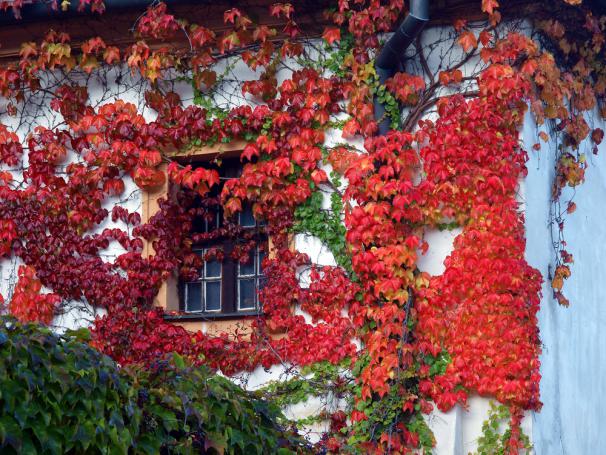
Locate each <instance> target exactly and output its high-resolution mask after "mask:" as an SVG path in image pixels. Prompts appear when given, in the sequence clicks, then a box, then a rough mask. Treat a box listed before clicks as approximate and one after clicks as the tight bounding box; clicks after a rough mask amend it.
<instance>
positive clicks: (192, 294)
mask: <svg viewBox="0 0 606 455" xmlns="http://www.w3.org/2000/svg"><path fill="white" fill-rule="evenodd" d="M185 311H202V283H187V284H186V285H185Z"/></svg>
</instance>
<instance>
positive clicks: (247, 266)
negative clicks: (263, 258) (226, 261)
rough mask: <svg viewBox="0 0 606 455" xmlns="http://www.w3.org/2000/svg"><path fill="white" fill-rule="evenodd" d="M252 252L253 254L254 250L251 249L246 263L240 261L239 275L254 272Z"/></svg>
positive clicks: (252, 273)
mask: <svg viewBox="0 0 606 455" xmlns="http://www.w3.org/2000/svg"><path fill="white" fill-rule="evenodd" d="M254 254H255V251H254V250H251V252H250V255H249V256H248V260H247V261H246V263H244V264H243V263H242V262H240V276H244V275H254V274H255V260H254Z"/></svg>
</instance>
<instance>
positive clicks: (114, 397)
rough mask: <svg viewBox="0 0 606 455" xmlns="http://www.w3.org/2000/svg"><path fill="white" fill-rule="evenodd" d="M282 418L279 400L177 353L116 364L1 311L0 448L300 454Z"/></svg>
mask: <svg viewBox="0 0 606 455" xmlns="http://www.w3.org/2000/svg"><path fill="white" fill-rule="evenodd" d="M81 333H82V332H81ZM282 421H283V416H282V414H281V413H280V411H279V409H278V408H277V407H276V406H275V405H272V404H270V403H268V402H266V401H263V400H261V399H258V398H256V397H254V396H253V395H251V394H250V393H248V392H246V391H244V390H242V389H241V388H239V387H238V386H236V385H235V384H233V383H232V382H230V381H229V380H227V379H225V378H223V377H220V376H216V375H213V374H212V373H211V371H210V370H208V369H207V368H204V367H192V366H189V365H187V364H185V362H184V361H183V359H182V358H181V357H179V356H177V355H174V356H173V357H171V358H170V359H167V360H163V361H159V362H157V364H156V365H154V366H152V367H151V368H143V367H129V368H124V369H122V368H119V367H118V366H117V365H116V364H115V363H114V362H113V361H112V360H111V359H110V358H109V357H106V356H104V355H102V354H100V353H99V352H97V351H95V350H94V349H93V348H91V347H90V346H89V345H87V344H86V343H84V342H82V340H81V337H76V336H74V335H73V334H71V335H69V334H68V335H64V336H59V335H56V334H53V333H52V332H51V331H50V330H48V329H45V328H42V327H40V326H37V325H33V324H27V325H24V324H20V323H17V322H16V321H15V320H13V319H7V318H0V452H1V453H3V454H5V453H6V454H11V453H19V454H21V453H23V454H30V453H32V454H33V453H49V454H64V453H78V454H81V453H103V454H126V453H135V454H137V453H147V454H156V453H215V452H219V453H221V452H225V453H234V454H244V453H246V454H254V453H263V454H265V453H293V452H303V451H305V450H306V448H305V445H304V444H303V441H302V440H301V439H300V438H299V437H298V436H297V435H296V433H294V432H289V431H285V430H284V428H283V427H282V425H281V423H282Z"/></svg>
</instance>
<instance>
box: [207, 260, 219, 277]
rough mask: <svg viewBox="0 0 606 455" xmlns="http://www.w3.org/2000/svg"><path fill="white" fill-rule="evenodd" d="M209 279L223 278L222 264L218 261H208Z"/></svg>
mask: <svg viewBox="0 0 606 455" xmlns="http://www.w3.org/2000/svg"><path fill="white" fill-rule="evenodd" d="M205 276H206V277H207V278H218V277H220V276H221V263H220V262H219V261H217V260H211V261H206V275H205Z"/></svg>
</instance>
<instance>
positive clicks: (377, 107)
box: [374, 0, 429, 135]
mask: <svg viewBox="0 0 606 455" xmlns="http://www.w3.org/2000/svg"><path fill="white" fill-rule="evenodd" d="M427 22H429V0H411V1H410V11H409V12H408V16H406V19H404V20H403V21H402V23H401V24H400V26H399V27H398V29H397V30H396V31H395V33H394V34H393V36H392V37H391V38H389V40H388V41H387V42H386V43H385V45H384V46H383V49H381V52H380V53H379V55H377V58H376V60H375V71H376V73H377V76H378V78H379V83H380V84H385V81H386V80H387V79H389V78H390V77H392V76H393V75H394V74H395V73H396V71H397V70H398V66H399V64H400V62H401V58H402V55H403V54H404V52H406V49H408V46H410V44H411V43H412V42H413V41H414V40H415V38H416V37H417V35H418V34H419V33H420V32H421V30H423V27H425V25H426V24H427ZM374 112H375V119H376V120H377V121H378V122H379V134H380V135H383V134H386V133H387V132H388V131H389V130H390V120H389V118H388V117H387V116H386V115H385V106H384V105H383V104H382V103H381V102H380V101H379V100H378V99H377V97H375V99H374Z"/></svg>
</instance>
